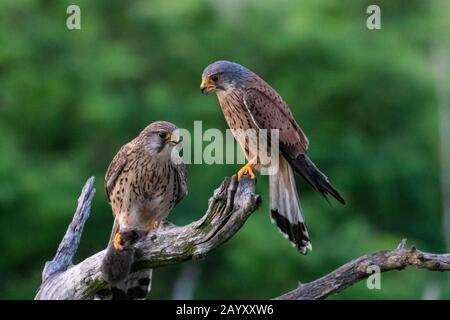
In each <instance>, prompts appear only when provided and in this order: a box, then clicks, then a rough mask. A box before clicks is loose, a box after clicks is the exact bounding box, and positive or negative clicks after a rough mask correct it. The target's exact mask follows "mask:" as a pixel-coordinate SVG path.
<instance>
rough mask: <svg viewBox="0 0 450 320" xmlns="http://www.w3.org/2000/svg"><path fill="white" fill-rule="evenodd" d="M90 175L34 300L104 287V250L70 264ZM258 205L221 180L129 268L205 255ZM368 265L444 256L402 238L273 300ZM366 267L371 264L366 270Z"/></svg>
mask: <svg viewBox="0 0 450 320" xmlns="http://www.w3.org/2000/svg"><path fill="white" fill-rule="evenodd" d="M93 182H94V178H93V177H91V178H89V180H88V181H87V182H86V184H85V186H84V188H83V190H82V192H81V195H80V198H79V199H78V207H77V210H76V212H75V215H74V217H73V220H72V222H71V224H70V225H69V228H68V229H67V232H66V234H65V236H64V238H63V240H62V241H61V244H60V245H59V247H58V250H57V253H56V255H55V257H54V259H53V260H52V261H49V262H47V263H46V264H45V268H44V271H43V273H42V279H43V282H42V285H41V287H40V289H39V292H38V293H37V295H36V298H35V299H92V298H94V296H95V294H96V293H98V292H99V291H101V290H103V289H106V288H107V287H108V285H107V283H106V282H105V281H104V280H103V278H102V276H101V271H100V266H101V262H102V259H103V256H104V254H105V250H103V251H101V252H99V253H97V254H95V255H93V256H91V257H89V258H87V259H86V260H84V261H82V262H80V263H79V264H77V265H72V259H73V256H74V255H75V253H76V251H77V248H78V245H79V242H80V237H81V234H82V231H83V226H84V224H85V222H86V220H87V218H88V217H89V212H90V208H91V202H92V198H93V196H94V193H95V189H94V188H93ZM259 205H260V198H259V196H258V195H256V194H255V186H254V182H253V181H251V180H249V179H246V178H244V179H242V180H241V181H240V182H239V183H238V182H237V181H236V178H235V177H233V178H231V179H230V178H226V179H225V181H223V182H222V184H221V185H220V187H219V188H217V189H216V190H215V192H214V195H213V196H212V197H211V198H210V199H209V203H208V210H207V212H206V214H205V215H204V216H203V217H202V218H200V219H199V220H197V221H195V222H192V223H191V224H189V225H186V226H184V227H177V226H175V225H173V224H170V223H166V224H164V225H163V226H161V228H159V229H158V230H157V231H155V232H154V233H152V234H149V235H148V236H146V237H145V238H144V239H143V240H142V241H140V242H138V243H137V244H136V257H135V259H134V260H135V263H134V265H133V272H134V271H137V270H142V269H154V268H158V267H162V266H166V265H169V264H175V263H180V262H182V261H185V260H189V259H194V260H198V259H203V258H205V256H206V255H207V254H208V253H209V252H211V251H212V250H214V249H215V248H217V247H219V246H220V245H221V244H223V243H224V242H226V241H227V240H229V239H230V238H231V237H233V235H234V234H236V232H237V231H238V230H239V229H240V228H241V227H242V226H243V225H244V223H245V221H246V220H247V218H248V217H249V216H250V214H251V213H252V212H254V211H255V210H256V209H257V208H258V206H259ZM373 266H377V267H378V268H379V270H380V272H387V271H391V270H401V269H404V268H405V267H407V266H415V267H417V268H421V269H427V270H432V271H449V270H450V254H433V253H426V252H421V251H419V250H417V249H416V248H415V247H412V248H411V249H407V248H406V239H403V240H402V241H401V242H400V244H399V245H398V247H397V248H396V249H394V250H390V251H380V252H376V253H372V254H368V255H365V256H363V257H360V258H358V259H355V260H353V261H351V262H348V263H347V264H345V265H343V266H342V267H340V268H338V269H336V270H335V271H333V272H331V273H329V274H327V275H325V276H323V277H322V278H320V279H317V280H315V281H312V282H309V283H304V284H300V285H299V287H298V288H296V289H295V290H293V291H291V292H288V293H286V294H284V295H282V296H280V297H277V298H275V299H279V300H294V299H300V300H303V299H324V298H326V297H328V296H329V295H331V294H335V293H338V292H340V291H342V290H344V289H345V288H347V287H349V286H351V285H353V284H355V283H356V282H358V281H360V280H362V279H365V278H367V277H369V276H370V275H371V272H372V271H373ZM369 267H372V268H369Z"/></svg>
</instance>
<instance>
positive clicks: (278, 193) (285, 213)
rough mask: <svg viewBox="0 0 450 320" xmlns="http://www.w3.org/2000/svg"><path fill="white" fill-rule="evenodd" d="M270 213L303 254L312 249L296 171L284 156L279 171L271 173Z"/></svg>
mask: <svg viewBox="0 0 450 320" xmlns="http://www.w3.org/2000/svg"><path fill="white" fill-rule="evenodd" d="M269 187H270V215H271V218H272V222H273V223H275V224H276V225H277V227H278V229H279V230H280V232H281V233H282V234H283V235H284V236H285V237H286V238H287V239H289V240H290V241H291V243H292V244H293V245H294V246H295V247H297V249H298V250H299V251H300V253H302V254H306V253H307V252H308V250H309V251H311V250H312V247H311V243H310V241H309V235H308V230H307V229H306V225H305V220H304V218H303V214H302V210H301V206H300V199H299V197H298V193H297V187H296V185H295V177H294V172H293V171H292V168H291V166H290V165H289V163H288V162H287V161H286V159H285V158H284V157H283V156H280V159H279V168H278V172H277V173H275V174H271V175H269Z"/></svg>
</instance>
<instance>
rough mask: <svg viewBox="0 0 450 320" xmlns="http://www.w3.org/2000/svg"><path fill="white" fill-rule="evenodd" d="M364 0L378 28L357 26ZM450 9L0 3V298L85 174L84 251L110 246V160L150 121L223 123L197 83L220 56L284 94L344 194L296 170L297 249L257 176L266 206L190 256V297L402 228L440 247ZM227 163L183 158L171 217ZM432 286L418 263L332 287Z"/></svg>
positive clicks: (393, 290) (168, 276) (46, 238)
mask: <svg viewBox="0 0 450 320" xmlns="http://www.w3.org/2000/svg"><path fill="white" fill-rule="evenodd" d="M373 3H377V4H379V5H380V7H381V9H382V29H381V30H376V31H370V30H368V29H367V28H366V19H367V14H366V12H365V11H366V8H367V6H368V5H369V4H373ZM69 4H77V5H79V6H80V7H81V13H82V15H81V17H82V20H81V22H82V29H81V30H74V31H69V30H68V29H67V28H66V26H65V21H66V18H67V14H66V8H67V6H68V5H69ZM445 8H446V9H447V10H445ZM448 9H449V6H448V3H446V2H445V1H425V0H421V1H420V0H415V1H406V0H403V1H350V0H346V1H339V0H321V1H313V0H307V1H287V0H281V1H269V0H258V1H256V0H248V1H237V0H230V1H225V0H217V1H213V0H211V1H196V0H183V1H162V0H158V1H144V0H139V1H118V0H114V1H111V0H108V1H106V0H96V1H88V0H77V1H76V3H74V2H73V1H70V2H69V1H65V0H64V1H58V2H56V1H43V0H42V1H38V0H20V1H19V0H3V1H1V2H0V26H1V27H0V43H1V45H0V150H1V156H0V246H1V252H2V258H1V259H0V298H3V299H6V298H10V299H11V298H13V299H29V298H33V296H34V293H35V292H36V290H37V288H38V286H39V284H40V273H41V271H42V268H43V265H44V262H45V261H46V260H50V259H51V258H52V256H53V254H54V252H55V250H56V247H57V245H58V243H59V241H60V239H61V237H62V235H63V234H64V232H65V229H66V227H67V225H68V223H69V221H70V220H71V218H72V213H73V210H74V208H75V206H76V198H77V196H78V194H79V192H80V189H81V186H82V185H83V183H84V182H85V180H86V179H87V177H89V176H91V175H94V176H96V178H97V180H96V183H95V186H96V188H97V194H96V196H95V200H94V206H93V211H92V214H91V218H90V219H89V221H88V223H87V226H86V228H85V231H84V234H83V238H82V243H81V246H80V249H79V252H78V255H77V257H78V260H77V261H80V260H81V259H83V258H85V257H87V256H88V255H91V254H93V253H95V252H97V251H98V250H101V249H102V248H104V247H105V245H106V242H107V239H108V237H109V233H110V229H111V224H112V215H111V211H110V208H109V206H108V204H107V202H106V197H105V194H104V192H103V176H104V173H105V170H106V168H107V166H108V164H109V161H110V160H111V158H112V156H113V155H114V154H115V152H116V151H117V150H118V148H119V147H120V146H121V145H122V144H124V143H126V142H127V141H129V140H130V139H132V138H133V137H134V136H136V135H137V134H138V133H139V131H140V130H141V129H142V128H144V127H145V126H146V125H147V124H149V123H150V122H152V121H155V120H159V119H164V120H168V121H171V122H173V123H175V124H177V125H178V126H179V127H183V128H187V129H192V127H193V122H194V121H195V120H202V121H203V127H204V128H205V129H206V128H219V129H220V130H225V129H226V124H225V121H224V119H223V116H222V114H221V111H220V108H219V106H218V103H217V99H216V98H215V97H214V96H212V95H209V96H208V97H205V96H202V95H201V94H200V92H199V83H200V75H201V71H202V70H203V68H204V67H205V66H206V65H207V64H209V63H211V62H213V61H215V60H218V59H229V60H233V61H237V62H240V63H241V64H243V65H245V66H247V67H249V68H251V69H252V70H254V71H256V72H257V73H258V74H260V75H261V76H262V77H263V78H264V79H266V80H267V81H268V82H269V83H271V84H272V85H273V87H275V88H276V89H277V91H278V92H280V94H281V95H282V96H283V97H284V99H285V100H286V101H287V102H288V103H289V105H290V107H291V109H292V111H293V113H294V115H295V117H296V119H297V120H298V122H299V123H300V125H301V126H302V128H303V130H304V131H305V132H306V133H307V135H308V137H309V139H310V141H311V145H310V156H311V158H312V159H314V161H315V162H316V163H317V164H318V165H319V166H320V168H321V169H322V170H323V171H324V172H326V174H327V175H328V176H329V177H330V178H331V180H332V182H333V183H334V185H335V186H336V187H337V188H338V189H339V190H340V191H341V192H342V194H343V195H345V197H346V199H347V202H348V205H347V206H345V207H343V206H340V205H338V204H336V203H334V202H332V206H329V205H328V204H327V203H326V202H325V201H324V200H323V199H322V198H321V197H320V196H319V195H318V194H317V193H315V192H313V191H312V190H311V189H310V188H309V186H307V185H306V184H305V183H304V182H303V181H299V189H300V193H301V199H302V205H303V208H304V211H305V213H306V219H307V223H308V226H309V229H310V235H311V237H312V243H313V248H314V250H313V251H312V252H311V253H310V254H308V255H307V256H300V255H299V254H298V253H297V252H296V250H295V249H293V248H292V247H291V246H290V245H289V243H288V242H286V241H285V240H284V239H283V237H281V236H280V234H279V233H278V231H277V230H276V228H275V227H274V226H272V225H271V223H270V220H269V218H268V193H267V179H266V177H260V178H259V180H258V185H257V191H258V192H259V193H260V194H261V195H262V197H263V200H264V202H263V206H262V208H261V209H260V210H259V211H258V212H257V213H255V214H254V215H253V216H252V217H251V218H250V220H249V221H248V222H247V224H246V225H245V227H244V228H243V229H242V230H241V231H240V232H239V233H238V235H237V236H236V237H234V238H233V239H232V240H231V241H230V242H228V243H227V244H226V245H224V246H223V247H221V248H220V249H219V250H217V251H216V252H214V253H213V254H211V255H210V256H208V258H207V259H206V260H205V261H201V262H189V263H187V264H190V265H192V266H191V267H193V268H196V269H197V270H198V281H197V283H196V287H195V291H194V296H193V297H194V298H205V299H210V298H261V299H266V298H271V297H274V296H277V295H279V294H282V293H284V292H286V291H288V290H290V289H292V288H294V287H295V286H296V284H297V283H298V281H302V282H306V281H310V280H313V279H315V278H317V277H319V276H321V275H323V274H325V273H326V272H329V271H331V270H333V269H334V268H336V267H338V266H340V265H341V264H343V263H345V262H347V261H348V260H350V259H352V258H355V257H357V256H360V255H362V254H365V253H368V252H371V251H376V250H380V249H390V248H393V247H395V246H396V245H397V243H398V242H399V241H400V239H401V238H403V237H407V238H408V239H409V240H410V242H412V243H414V244H416V245H417V246H418V247H419V248H421V249H423V250H426V251H433V252H443V251H445V250H446V249H445V245H444V240H443V239H444V238H443V229H442V223H441V220H442V214H441V205H440V191H439V153H438V151H439V149H438V128H437V126H438V113H437V107H436V105H437V101H436V100H437V99H436V96H435V88H434V77H433V73H432V71H431V69H432V68H431V66H430V50H431V47H432V46H433V45H434V44H435V43H441V42H444V41H448V39H450V36H449V34H448V31H449V30H450V28H449V24H448V22H446V21H449V20H450V14H449V12H450V10H448ZM447 48H448V47H447ZM237 169H238V166H236V165H204V164H203V165H189V166H188V174H189V196H188V197H187V198H186V199H185V200H184V201H183V202H182V203H181V204H180V205H179V206H178V207H177V208H176V209H175V210H174V212H173V213H172V215H171V220H172V221H174V222H175V223H180V224H183V223H188V222H190V221H192V220H194V219H196V218H198V217H200V216H201V214H202V213H203V212H204V210H205V209H206V205H207V199H208V197H209V196H210V195H211V194H212V191H213V188H214V187H215V186H218V185H219V183H220V181H222V179H223V177H224V176H227V175H231V174H232V173H234V172H235V171H236V170H237ZM299 180H300V179H299ZM183 268H184V265H179V266H173V267H167V268H163V269H159V270H156V271H155V272H154V284H153V291H152V294H151V295H150V298H170V297H172V294H173V293H172V292H173V288H174V283H175V281H176V279H177V278H178V277H179V274H180V272H182V271H183V270H184V269H183ZM430 286H431V287H436V286H437V287H438V288H439V292H440V298H447V299H448V298H450V285H449V284H448V275H445V274H440V273H431V272H426V271H417V270H406V271H403V272H401V273H393V274H386V275H383V278H382V290H368V289H367V288H366V286H365V284H364V283H360V284H358V285H356V286H354V287H352V288H350V289H348V290H346V291H345V292H342V293H341V294H339V295H337V296H335V297H334V298H338V299H339V298H341V299H343V298H353V299H385V298H421V297H423V295H424V292H425V291H426V288H429V287H430Z"/></svg>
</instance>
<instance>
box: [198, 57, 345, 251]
mask: <svg viewBox="0 0 450 320" xmlns="http://www.w3.org/2000/svg"><path fill="white" fill-rule="evenodd" d="M200 89H201V92H202V93H204V94H208V92H210V91H213V92H215V93H216V94H217V97H218V100H219V104H220V106H221V108H222V112H223V114H224V116H225V120H226V122H227V123H228V126H229V127H230V129H232V132H233V135H234V136H235V138H236V140H237V141H238V143H239V144H240V145H241V148H242V149H243V151H244V155H245V157H246V159H247V161H248V163H247V164H246V165H245V166H244V167H243V168H241V169H240V170H239V171H238V173H237V175H238V179H240V178H241V177H242V175H244V174H248V175H249V176H250V177H251V178H254V177H255V175H254V172H253V169H256V170H260V169H261V168H262V165H261V162H260V161H259V158H258V157H256V158H255V157H254V156H250V154H249V149H250V146H249V144H250V143H251V142H249V140H248V139H246V137H245V135H242V134H237V132H242V131H245V130H254V131H255V132H261V129H267V130H270V129H278V130H279V131H278V135H279V141H278V142H279V153H278V154H279V158H278V159H277V160H278V171H277V172H276V173H275V174H269V187H270V209H271V218H272V221H273V222H274V223H275V224H276V225H277V226H278V228H279V230H280V231H281V233H283V234H284V235H285V237H287V238H288V239H289V240H290V241H291V242H292V243H293V245H295V246H296V247H297V249H298V250H299V251H300V252H301V253H302V254H306V253H307V252H308V250H312V247H311V243H310V239H309V235H308V231H307V229H306V225H305V221H304V218H303V214H302V209H301V206H300V200H299V197H298V193H297V188H296V185H295V177H294V173H293V172H294V171H295V172H296V173H298V174H299V175H301V176H302V177H303V178H304V179H305V180H306V181H307V182H308V183H309V184H310V185H311V186H313V187H314V188H315V189H316V190H317V191H319V192H320V193H321V194H322V195H323V196H324V197H325V198H326V195H331V196H333V197H334V198H336V199H337V200H338V201H339V202H340V203H342V204H345V201H344V199H343V198H342V197H341V196H340V195H339V193H338V192H337V191H336V189H335V188H333V186H332V185H331V184H330V182H329V181H328V178H327V177H326V176H325V175H324V174H323V173H322V172H321V171H320V170H319V169H318V168H317V167H316V165H315V164H314V163H313V162H312V161H311V160H310V159H309V157H308V156H307V150H308V145H309V141H308V138H307V137H306V135H305V134H304V133H303V131H302V130H301V129H300V127H299V125H298V124H297V122H296V121H295V119H294V117H293V116H292V113H291V111H290V110H289V107H288V105H287V104H286V102H284V100H283V99H282V98H281V96H280V95H279V94H278V93H277V92H276V91H275V90H274V89H273V88H272V87H271V86H270V85H269V84H267V83H266V82H265V81H264V80H263V79H261V78H260V77H259V76H258V75H256V74H255V73H254V72H252V71H250V70H249V69H247V68H245V67H243V66H241V65H240V64H237V63H234V62H229V61H216V62H214V63H212V64H210V65H209V66H207V67H206V68H205V70H204V71H203V74H202V82H201V85H200ZM268 140H269V141H268V144H267V145H268V146H269V145H270V135H268ZM261 147H263V146H260V145H258V147H257V148H261ZM266 149H268V147H267V148H266ZM265 154H270V152H269V151H268V150H266V153H265Z"/></svg>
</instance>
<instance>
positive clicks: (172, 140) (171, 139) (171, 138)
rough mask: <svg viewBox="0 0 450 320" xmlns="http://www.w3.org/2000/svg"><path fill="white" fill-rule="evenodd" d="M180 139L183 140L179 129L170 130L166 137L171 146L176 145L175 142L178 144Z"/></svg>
mask: <svg viewBox="0 0 450 320" xmlns="http://www.w3.org/2000/svg"><path fill="white" fill-rule="evenodd" d="M181 141H183V137H182V136H180V130H179V129H176V130H174V131H172V133H171V134H170V136H169V138H168V139H167V142H168V143H169V144H171V145H173V146H176V145H177V144H179V143H180V142H181Z"/></svg>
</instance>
